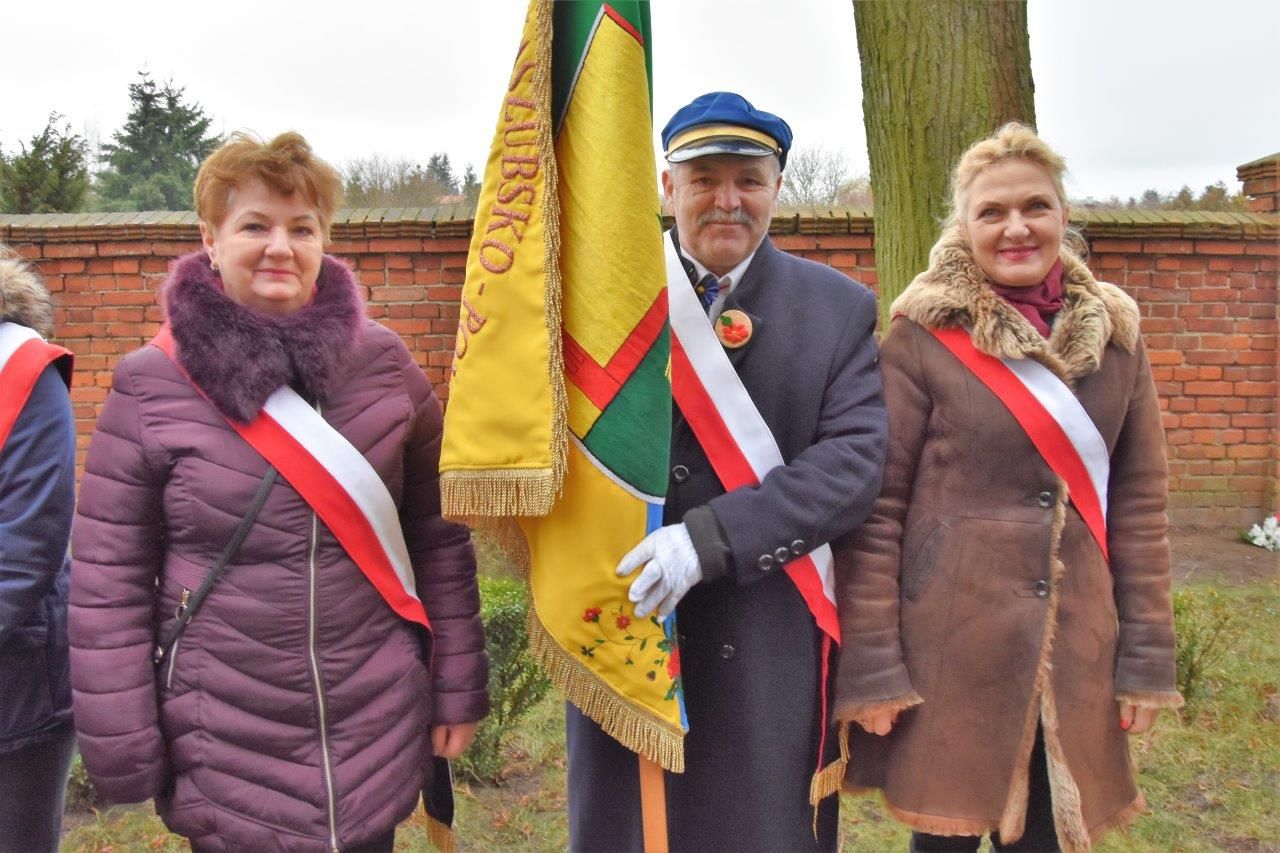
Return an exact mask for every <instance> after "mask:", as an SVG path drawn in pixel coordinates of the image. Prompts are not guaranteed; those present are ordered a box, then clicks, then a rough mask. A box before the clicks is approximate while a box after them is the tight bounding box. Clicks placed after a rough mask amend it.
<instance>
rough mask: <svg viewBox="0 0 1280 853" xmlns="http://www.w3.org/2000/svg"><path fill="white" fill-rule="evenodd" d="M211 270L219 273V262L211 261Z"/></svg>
mask: <svg viewBox="0 0 1280 853" xmlns="http://www.w3.org/2000/svg"><path fill="white" fill-rule="evenodd" d="M209 269H211V270H213V271H214V272H217V271H218V262H217V261H209Z"/></svg>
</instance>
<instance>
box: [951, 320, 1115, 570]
mask: <svg viewBox="0 0 1280 853" xmlns="http://www.w3.org/2000/svg"><path fill="white" fill-rule="evenodd" d="M930 331H932V333H933V336H934V337H936V338H937V339H938V341H939V342H940V343H941V344H942V345H943V346H945V347H946V348H947V349H948V350H949V351H950V352H951V354H952V355H954V356H955V357H956V358H957V359H959V360H960V363H961V364H963V365H964V366H965V367H967V368H969V370H971V371H972V372H973V374H974V375H975V376H977V377H978V379H979V380H981V381H982V384H984V385H986V386H987V388H988V389H990V391H991V393H993V394H995V396H996V398H997V399H998V400H999V401H1000V402H1001V403H1003V404H1004V406H1005V408H1007V409H1008V410H1009V413H1010V414H1011V415H1013V417H1014V420H1016V421H1017V422H1018V425H1019V426H1021V427H1022V429H1023V431H1024V432H1025V433H1026V434H1027V437H1028V438H1029V439H1031V443H1032V444H1033V445H1035V448H1036V450H1038V451H1039V452H1040V455H1041V456H1042V457H1044V461H1045V462H1046V463H1048V465H1049V468H1050V469H1051V470H1052V471H1053V472H1054V473H1055V474H1057V475H1058V476H1059V477H1061V478H1062V479H1063V480H1064V481H1065V482H1066V484H1067V494H1068V496H1069V497H1070V500H1071V502H1072V503H1073V504H1075V506H1076V510H1077V511H1078V512H1079V513H1080V517H1081V518H1083V519H1084V522H1085V524H1086V525H1088V527H1089V532H1090V533H1092V534H1093V538H1094V539H1095V540H1096V541H1097V543H1098V547H1100V548H1101V549H1102V555H1103V557H1106V558H1108V559H1110V558H1109V556H1108V550H1107V522H1106V518H1105V517H1104V514H1103V511H1102V502H1101V500H1100V499H1099V496H1098V493H1097V490H1096V489H1095V488H1094V485H1093V480H1092V479H1091V478H1090V476H1089V472H1088V470H1087V469H1086V467H1085V464H1084V462H1083V461H1082V460H1081V458H1080V454H1079V453H1078V452H1077V451H1076V447H1075V445H1074V444H1073V443H1072V441H1071V439H1070V437H1068V436H1067V433H1066V432H1065V431H1064V430H1063V429H1062V426H1061V425H1060V424H1059V423H1058V422H1057V421H1056V420H1054V418H1053V416H1052V415H1050V414H1049V412H1048V411H1047V410H1046V409H1045V407H1044V405H1043V404H1042V403H1041V402H1040V401H1039V400H1037V399H1036V397H1035V395H1034V394H1032V393H1031V392H1030V391H1029V390H1027V387H1026V386H1025V385H1024V384H1023V383H1022V381H1021V380H1020V379H1018V377H1017V376H1015V375H1014V373H1013V371H1011V370H1010V369H1009V368H1008V367H1007V366H1005V364H1004V363H1003V362H1001V361H1000V359H998V358H996V357H995V356H992V355H988V354H987V353H985V352H982V351H981V350H979V349H978V348H977V347H976V346H974V344H973V339H972V338H971V337H970V336H969V333H968V331H966V330H965V329H961V328H951V329H932V330H930Z"/></svg>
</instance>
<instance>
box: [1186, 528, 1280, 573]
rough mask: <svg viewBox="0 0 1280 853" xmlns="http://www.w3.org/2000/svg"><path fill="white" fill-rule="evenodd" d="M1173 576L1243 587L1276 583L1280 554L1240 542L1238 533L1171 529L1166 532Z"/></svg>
mask: <svg viewBox="0 0 1280 853" xmlns="http://www.w3.org/2000/svg"><path fill="white" fill-rule="evenodd" d="M1169 544H1170V546H1171V547H1172V550H1173V577H1174V579H1175V580H1178V581H1185V580H1188V579H1194V580H1197V581H1206V580H1211V579H1221V580H1223V581H1225V582H1226V583H1231V584H1245V583H1253V582H1256V581H1266V580H1269V581H1273V582H1275V581H1277V580H1280V552H1277V551H1268V550H1266V549H1265V548H1259V547H1258V546H1256V545H1250V544H1248V543H1247V542H1244V541H1242V540H1241V539H1240V534H1239V532H1238V531H1235V530H1230V529H1207V528H1197V527H1181V528H1178V527H1175V528H1173V529H1171V530H1170V531H1169Z"/></svg>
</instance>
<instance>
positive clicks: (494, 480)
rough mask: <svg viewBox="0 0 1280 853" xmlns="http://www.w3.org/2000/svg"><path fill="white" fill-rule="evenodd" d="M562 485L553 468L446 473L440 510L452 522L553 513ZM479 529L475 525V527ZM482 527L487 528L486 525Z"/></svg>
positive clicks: (443, 477)
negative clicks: (557, 492) (552, 509)
mask: <svg viewBox="0 0 1280 853" xmlns="http://www.w3.org/2000/svg"><path fill="white" fill-rule="evenodd" d="M559 486H560V484H559V482H558V481H557V479H556V475H555V471H554V470H553V469H551V468H510V469H505V470H504V469H501V468H486V469H483V470H480V469H477V470H461V471H443V472H441V474H440V506H441V508H442V514H443V515H444V516H445V517H446V518H448V519H450V520H451V521H466V520H469V519H483V518H486V517H492V516H511V515H524V516H542V515H546V514H548V513H549V512H551V507H552V505H553V504H554V503H555V500H556V490H557V489H558V488H559ZM473 526H475V525H473ZM479 526H484V523H483V522H480V523H479Z"/></svg>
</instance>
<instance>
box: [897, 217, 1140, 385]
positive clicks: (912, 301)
mask: <svg viewBox="0 0 1280 853" xmlns="http://www.w3.org/2000/svg"><path fill="white" fill-rule="evenodd" d="M1062 266H1063V272H1062V289H1063V302H1062V310H1060V311H1059V312H1058V316H1057V319H1056V320H1055V321H1054V324H1053V332H1052V334H1051V335H1050V336H1049V339H1048V340H1045V339H1044V338H1042V337H1041V336H1040V333H1039V332H1037V331H1036V330H1035V327H1033V326H1032V325H1031V323H1030V322H1029V321H1028V320H1027V318H1025V317H1023V316H1022V315H1021V314H1019V313H1018V312H1017V310H1015V309H1014V308H1013V307H1012V306H1010V305H1009V303H1007V302H1005V301H1004V300H1003V299H1001V298H1000V297H999V295H997V294H996V292H995V291H993V290H992V289H991V288H990V287H989V286H988V283H987V277H986V275H985V274H984V273H983V272H982V270H981V269H979V267H978V265H977V263H975V262H974V260H973V256H972V255H971V254H970V252H969V248H968V246H967V245H965V243H964V241H963V239H962V238H960V237H957V236H955V235H952V236H950V237H944V238H943V239H942V240H939V241H938V243H937V245H935V246H934V247H933V250H932V251H931V252H930V253H929V268H928V269H927V270H925V271H924V272H922V273H920V275H918V276H916V278H915V280H914V281H913V282H911V285H910V286H909V287H908V288H907V289H906V290H904V291H903V292H902V295H900V296H899V297H898V298H897V299H896V300H894V302H893V307H892V309H891V312H892V314H893V315H894V316H897V315H899V314H901V315H903V316H905V317H906V318H907V319H909V320H912V321H914V322H916V323H918V324H920V325H921V326H924V327H925V328H929V329H946V328H952V327H955V326H966V327H968V328H969V329H970V331H971V334H972V336H973V343H974V345H975V346H977V348H978V349H980V350H982V351H983V352H985V353H987V354H989V355H993V356H996V357H997V358H1003V357H1009V358H1034V359H1035V360H1036V361H1039V362H1040V363H1041V364H1043V365H1045V366H1046V367H1048V368H1049V369H1050V370H1052V371H1053V372H1054V373H1056V374H1058V376H1059V377H1061V378H1062V379H1063V380H1064V381H1066V382H1073V381H1074V380H1076V379H1078V378H1080V377H1081V376H1087V375H1088V374H1090V373H1093V372H1094V371H1095V370H1097V369H1098V367H1099V365H1101V364H1102V354H1103V352H1104V351H1105V350H1106V348H1107V344H1108V343H1115V344H1116V345H1117V346H1119V347H1120V348H1121V349H1123V350H1125V351H1126V352H1133V351H1134V348H1135V347H1136V346H1137V344H1138V305H1137V303H1136V302H1134V301H1133V299H1132V298H1131V297H1130V296H1129V295H1128V294H1126V293H1125V292H1124V291H1122V290H1121V289H1120V288H1118V287H1116V286H1115V285H1113V284H1108V283H1107V282H1104V281H1102V282H1100V281H1097V280H1096V279H1094V277H1093V274H1092V273H1090V272H1089V269H1088V267H1086V266H1085V265H1084V264H1083V263H1082V262H1081V261H1080V260H1079V259H1078V258H1077V257H1075V255H1073V254H1071V253H1070V252H1068V251H1066V250H1064V251H1063V253H1062Z"/></svg>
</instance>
